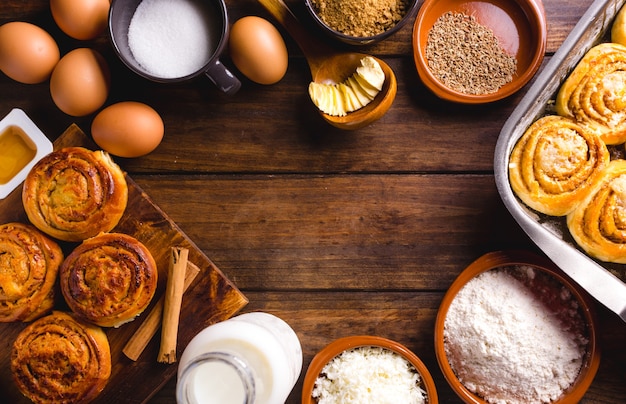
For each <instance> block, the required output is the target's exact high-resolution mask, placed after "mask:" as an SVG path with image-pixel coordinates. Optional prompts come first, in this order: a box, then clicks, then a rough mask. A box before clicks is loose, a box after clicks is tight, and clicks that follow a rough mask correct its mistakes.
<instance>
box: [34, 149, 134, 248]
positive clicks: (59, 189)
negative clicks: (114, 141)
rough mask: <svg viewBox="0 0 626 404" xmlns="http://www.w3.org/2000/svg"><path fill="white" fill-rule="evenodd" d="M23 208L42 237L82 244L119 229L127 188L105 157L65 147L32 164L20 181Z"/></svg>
mask: <svg viewBox="0 0 626 404" xmlns="http://www.w3.org/2000/svg"><path fill="white" fill-rule="evenodd" d="M22 202H23V205H24V210H25V211H26V214H27V215H28V219H29V220H30V221H31V223H32V224H33V225H35V226H36V227H37V228H39V229H40V230H41V231H43V232H44V233H46V234H48V235H50V236H52V237H55V238H57V239H59V240H64V241H82V240H84V239H86V238H89V237H93V236H95V235H97V234H99V233H100V232H106V231H111V230H112V229H113V228H114V227H115V226H116V225H117V224H118V222H119V220H120V219H121V217H122V215H123V214H124V210H125V209H126V204H127V202H128V184H127V183H126V178H125V177H124V173H123V172H122V170H121V169H120V167H119V166H118V165H117V164H115V162H114V161H113V160H112V159H111V157H110V156H109V154H108V153H106V152H104V151H101V150H98V151H91V150H88V149H85V148H82V147H68V148H64V149H61V150H58V151H54V152H52V153H50V154H48V155H47V156H45V157H44V158H43V159H41V160H40V161H39V162H38V163H37V164H35V166H34V167H33V168H32V169H31V171H30V172H29V174H28V176H27V177H26V180H25V181H24V188H23V191H22Z"/></svg>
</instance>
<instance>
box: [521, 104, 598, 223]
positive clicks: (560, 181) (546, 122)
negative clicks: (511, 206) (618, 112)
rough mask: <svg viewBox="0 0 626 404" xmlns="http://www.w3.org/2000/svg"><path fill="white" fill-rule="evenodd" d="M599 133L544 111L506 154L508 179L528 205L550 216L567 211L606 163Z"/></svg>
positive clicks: (585, 190)
mask: <svg viewBox="0 0 626 404" xmlns="http://www.w3.org/2000/svg"><path fill="white" fill-rule="evenodd" d="M609 160H610V155H609V150H608V149H607V147H606V145H605V144H604V142H602V140H601V139H600V137H599V136H598V135H596V134H595V133H593V132H591V131H589V130H588V129H586V128H585V127H583V126H581V125H579V124H578V123H576V122H575V121H574V120H573V119H570V118H566V117H562V116H558V115H548V116H544V117H542V118H539V119H538V120H537V121H535V122H534V123H533V124H532V125H531V126H530V127H529V128H528V129H527V130H526V132H524V134H523V135H522V137H521V138H520V139H519V140H518V142H517V144H516V145H515V146H514V148H513V151H512V153H511V156H510V158H509V180H510V183H511V187H512V189H513V191H514V192H515V194H516V195H517V196H518V197H519V198H520V199H521V200H522V201H523V202H524V203H525V204H526V205H527V206H529V207H530V208H532V209H535V210H536V211H538V212H541V213H544V214H547V215H551V216H564V215H566V214H568V213H569V212H571V211H572V210H573V209H574V208H575V207H576V205H577V204H578V203H579V202H580V201H581V200H582V199H583V197H584V196H585V195H586V194H587V193H588V192H589V190H590V188H591V186H592V185H593V184H594V183H595V182H596V181H597V179H598V178H599V177H600V176H601V175H602V171H603V170H604V169H605V168H606V166H607V165H608V164H609Z"/></svg>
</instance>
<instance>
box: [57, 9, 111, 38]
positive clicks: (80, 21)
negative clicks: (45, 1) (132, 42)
mask: <svg viewBox="0 0 626 404" xmlns="http://www.w3.org/2000/svg"><path fill="white" fill-rule="evenodd" d="M109 7H110V2H109V0H50V11H52V17H53V18H54V21H55V22H56V23H57V25H58V26H59V28H61V30H62V31H63V32H65V33H66V34H67V35H69V36H71V37H72V38H75V39H81V40H87V39H94V38H95V37H97V36H98V35H100V34H101V33H102V32H103V31H104V29H105V28H106V26H107V23H108V18H109Z"/></svg>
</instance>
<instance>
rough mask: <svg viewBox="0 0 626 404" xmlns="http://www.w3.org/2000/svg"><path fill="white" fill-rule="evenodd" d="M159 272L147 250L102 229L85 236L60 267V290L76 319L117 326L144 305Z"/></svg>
mask: <svg viewBox="0 0 626 404" xmlns="http://www.w3.org/2000/svg"><path fill="white" fill-rule="evenodd" d="M157 277H158V271H157V266H156V263H155V261H154V258H153V257H152V255H151V253H150V251H149V250H148V249H147V248H146V247H145V246H144V245H143V244H142V243H141V242H139V241H138V240H137V239H135V238H134V237H132V236H129V235H127V234H122V233H101V234H99V235H98V236H95V237H92V238H90V239H87V240H85V241H83V242H82V243H81V244H80V245H79V246H78V247H76V248H75V249H74V250H73V251H72V252H71V253H70V254H69V255H68V256H67V258H66V259H65V261H63V264H62V265H61V268H60V269H59V279H60V284H61V292H62V293H63V297H64V298H65V301H66V302H67V304H68V306H69V307H70V309H72V311H73V312H74V313H76V314H77V315H78V317H79V318H82V319H84V320H87V321H90V322H92V323H94V324H96V325H99V326H102V327H119V326H120V325H122V324H124V323H127V322H129V321H132V320H133V319H134V318H135V317H136V316H138V315H139V314H141V313H142V312H143V311H144V310H145V308H146V307H147V306H148V304H149V303H150V301H151V300H152V297H153V296H154V293H155V291H156V287H157Z"/></svg>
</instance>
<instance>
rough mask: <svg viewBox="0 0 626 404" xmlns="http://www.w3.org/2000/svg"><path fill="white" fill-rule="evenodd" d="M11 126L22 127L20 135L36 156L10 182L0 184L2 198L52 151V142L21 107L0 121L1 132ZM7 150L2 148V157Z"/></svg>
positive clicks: (0, 154) (0, 152) (0, 196)
mask: <svg viewBox="0 0 626 404" xmlns="http://www.w3.org/2000/svg"><path fill="white" fill-rule="evenodd" d="M11 126H17V127H18V128H20V129H21V131H20V135H24V136H25V138H23V140H24V142H25V143H26V144H27V145H28V147H29V148H31V149H33V150H34V151H35V155H34V157H33V158H32V159H31V160H30V161H29V162H28V163H27V164H26V165H25V166H24V167H23V168H22V169H21V170H20V171H18V172H17V173H16V174H15V175H14V176H13V177H12V178H11V179H10V180H9V181H8V182H6V183H4V184H0V199H4V198H6V197H7V196H8V195H9V194H10V193H11V192H13V190H15V188H17V187H18V186H19V185H20V184H21V183H22V182H24V179H26V175H27V174H28V172H29V171H30V169H31V168H33V166H34V165H35V163H37V162H38V161H39V160H41V158H42V157H43V156H45V155H46V154H48V153H50V152H52V142H51V141H50V140H49V139H48V138H47V137H46V135H44V134H43V132H42V131H41V130H40V129H39V128H38V127H37V125H35V123H34V122H33V121H32V120H31V119H30V118H29V117H28V116H27V115H26V113H25V112H24V111H22V110H21V109H19V108H14V109H12V110H11V112H9V113H8V114H7V115H6V116H5V117H4V118H2V120H1V121H0V134H2V133H4V132H5V130H7V129H8V128H9V127H11ZM5 152H6V150H0V158H2V157H1V156H2V154H3V153H5Z"/></svg>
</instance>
